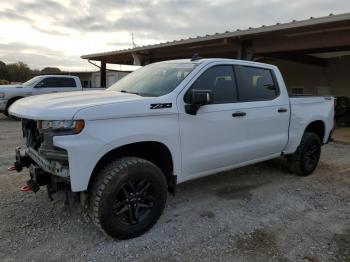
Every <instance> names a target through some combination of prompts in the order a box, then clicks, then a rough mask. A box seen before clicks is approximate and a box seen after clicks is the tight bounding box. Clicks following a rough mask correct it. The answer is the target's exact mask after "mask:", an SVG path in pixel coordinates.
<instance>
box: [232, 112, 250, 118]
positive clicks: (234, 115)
mask: <svg viewBox="0 0 350 262" xmlns="http://www.w3.org/2000/svg"><path fill="white" fill-rule="evenodd" d="M246 114H247V113H246V112H241V111H237V112H234V113H233V114H232V117H243V116H245V115H246Z"/></svg>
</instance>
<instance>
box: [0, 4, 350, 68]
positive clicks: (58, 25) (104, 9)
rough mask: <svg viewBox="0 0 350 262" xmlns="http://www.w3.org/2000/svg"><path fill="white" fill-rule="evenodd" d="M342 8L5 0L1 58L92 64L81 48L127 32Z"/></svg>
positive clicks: (100, 45) (278, 18)
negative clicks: (83, 57)
mask: <svg viewBox="0 0 350 262" xmlns="http://www.w3.org/2000/svg"><path fill="white" fill-rule="evenodd" d="M346 12H350V0H289V1H286V0H246V1H242V0H231V1H226V0H222V1H215V0H208V1H206V0H202V1H186V0H172V1H167V0H163V1H150V0H149V1H147V0H139V1H136V0H82V1H79V0H57V1H56V0H11V1H5V0H3V1H1V2H0V60H1V61H3V62H5V63H12V62H17V61H23V62H25V63H27V64H28V65H29V66H30V67H31V68H33V69H42V68H44V67H46V66H56V67H59V68H60V69H62V70H70V71H73V70H89V69H93V66H91V65H90V64H89V63H88V62H87V60H83V59H81V58H80V56H81V55H84V54H90V53H99V52H105V51H112V50H120V49H125V48H130V47H132V46H133V45H132V37H131V34H132V33H133V34H134V41H135V44H136V45H137V46H142V45H148V44H156V43H159V42H164V41H170V40H176V39H183V38H188V37H193V36H198V35H206V34H213V33H216V32H219V33H220V32H225V31H232V30H236V29H246V28H248V27H257V26H261V25H270V24H275V23H277V22H281V23H283V22H290V21H291V20H294V19H295V20H300V19H307V18H309V17H311V16H312V17H320V16H327V15H329V14H330V13H333V14H340V13H346ZM120 68H121V69H123V68H124V67H120ZM124 69H126V68H124Z"/></svg>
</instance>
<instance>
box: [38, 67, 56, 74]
mask: <svg viewBox="0 0 350 262" xmlns="http://www.w3.org/2000/svg"><path fill="white" fill-rule="evenodd" d="M40 72H41V73H44V74H53V73H60V72H61V69H59V68H58V67H45V68H44V69H42V70H41V71H40Z"/></svg>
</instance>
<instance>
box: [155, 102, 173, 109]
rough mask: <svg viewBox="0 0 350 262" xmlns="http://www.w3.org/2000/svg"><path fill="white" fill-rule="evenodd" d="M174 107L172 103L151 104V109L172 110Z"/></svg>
mask: <svg viewBox="0 0 350 262" xmlns="http://www.w3.org/2000/svg"><path fill="white" fill-rule="evenodd" d="M172 106H173V104H172V103H160V104H151V107H150V108H151V109H163V108H171V107H172Z"/></svg>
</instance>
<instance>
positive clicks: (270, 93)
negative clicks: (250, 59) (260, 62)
mask: <svg viewBox="0 0 350 262" xmlns="http://www.w3.org/2000/svg"><path fill="white" fill-rule="evenodd" d="M235 71H236V74H237V84H238V93H239V100H240V101H257V100H272V99H274V98H276V97H277V96H278V87H277V85H276V84H275V82H274V78H273V75H272V72H271V70H269V69H265V68H258V67H250V66H236V67H235Z"/></svg>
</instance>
